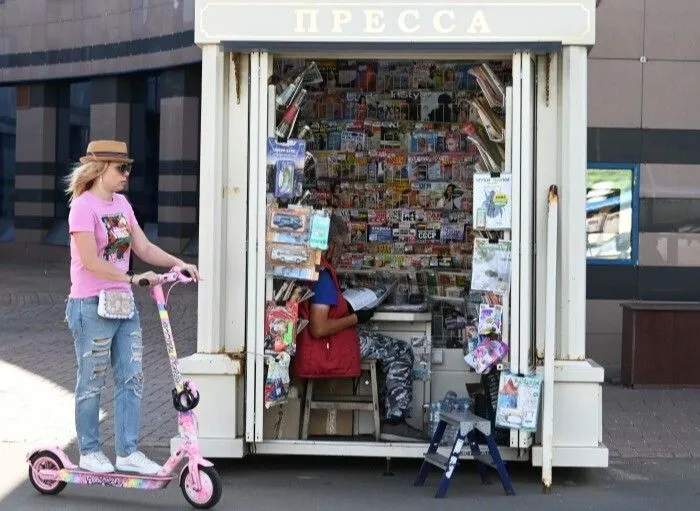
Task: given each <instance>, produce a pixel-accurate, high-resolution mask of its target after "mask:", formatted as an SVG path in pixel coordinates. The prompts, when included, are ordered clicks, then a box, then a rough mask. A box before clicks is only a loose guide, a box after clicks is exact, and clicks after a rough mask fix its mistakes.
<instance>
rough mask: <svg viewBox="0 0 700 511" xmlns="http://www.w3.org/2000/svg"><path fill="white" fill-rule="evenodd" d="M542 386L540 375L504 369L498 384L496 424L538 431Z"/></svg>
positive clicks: (501, 426)
mask: <svg viewBox="0 0 700 511" xmlns="http://www.w3.org/2000/svg"><path fill="white" fill-rule="evenodd" d="M541 388H542V379H541V377H540V376H538V375H532V376H516V375H513V374H510V373H508V372H506V371H503V372H502V373H501V377H500V381H499V385H498V402H497V405H496V426H497V427H499V428H512V429H520V430H523V431H530V432H534V431H536V430H537V421H538V413H539V410H540V395H541Z"/></svg>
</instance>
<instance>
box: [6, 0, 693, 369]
mask: <svg viewBox="0 0 700 511" xmlns="http://www.w3.org/2000/svg"><path fill="white" fill-rule="evenodd" d="M20 6H21V7H20ZM699 17H700V3H698V2H697V1H696V0H646V1H644V2H642V1H640V0H603V1H602V2H601V4H600V6H599V10H598V15H597V23H598V27H597V30H596V32H597V44H596V46H595V47H594V48H593V50H592V51H591V53H590V59H589V104H588V108H589V110H588V112H589V130H588V154H589V161H590V169H589V176H588V177H589V188H590V191H589V205H588V221H587V226H586V228H587V230H588V240H589V249H588V257H589V265H588V269H587V295H588V311H587V315H586V317H587V354H588V355H590V356H591V357H592V358H594V359H595V360H596V361H599V362H601V363H602V364H603V365H604V366H605V368H606V375H607V376H608V378H611V379H615V378H616V377H617V376H618V375H619V367H620V337H621V330H622V318H621V308H620V306H619V304H620V303H621V302H623V301H628V300H671V301H698V300H700V287H698V286H697V284H696V282H697V281H698V280H700V234H698V232H697V231H698V223H699V220H698V218H700V151H698V150H697V149H696V147H698V142H700V106H699V105H700V104H699V103H698V102H697V101H695V97H694V91H695V90H697V88H698V86H700V35H698V32H697V30H695V27H694V25H693V22H694V20H697V19H698V18H699ZM193 28H194V1H193V0H109V2H108V1H106V0H0V151H1V153H0V261H1V260H3V258H2V254H5V255H8V254H9V255H10V256H12V255H13V254H14V256H15V257H18V256H22V257H23V256H25V255H26V254H30V253H31V254H39V255H41V254H49V255H47V256H46V257H65V254H66V250H65V246H66V245H67V243H68V232H67V221H66V219H67V207H66V198H65V195H64V193H63V191H62V189H63V184H62V179H63V177H64V176H65V175H66V173H67V170H68V168H69V167H70V165H71V164H72V163H73V162H75V161H77V159H78V158H79V156H80V155H81V154H82V153H83V152H84V150H85V147H86V145H87V142H88V140H90V139H96V138H117V139H121V140H125V141H127V143H128V144H129V148H130V152H131V154H132V155H133V157H134V158H135V164H134V171H133V173H132V176H131V178H130V185H129V192H128V194H129V197H130V199H131V201H132V203H133V204H134V206H135V209H136V210H137V213H138V216H139V220H140V221H141V223H142V224H143V225H144V228H145V230H146V232H147V234H148V235H149V237H151V239H156V240H157V241H158V243H159V244H160V245H161V246H163V247H165V248H166V249H168V250H171V251H174V252H178V253H182V254H185V255H191V256H196V254H197V252H198V249H199V243H198V239H197V215H198V183H199V179H198V177H199V175H200V172H202V171H206V169H200V168H199V115H200V107H199V98H200V93H201V66H200V62H201V51H200V49H199V48H198V47H196V46H194V44H193ZM563 193H565V191H563ZM51 247H58V248H57V249H56V250H53V251H51V250H49V249H50V248H51ZM203 248H206V247H203ZM8 259H9V258H8Z"/></svg>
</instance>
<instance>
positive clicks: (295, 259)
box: [267, 243, 311, 265]
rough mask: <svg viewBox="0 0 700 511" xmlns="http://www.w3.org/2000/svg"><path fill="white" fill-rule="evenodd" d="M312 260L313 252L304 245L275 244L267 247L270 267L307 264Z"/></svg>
mask: <svg viewBox="0 0 700 511" xmlns="http://www.w3.org/2000/svg"><path fill="white" fill-rule="evenodd" d="M310 258H311V250H310V249H309V248H308V247H305V246H303V245H283V244H281V243H273V244H269V245H268V246H267V261H268V265H273V264H292V265H297V264H305V263H307V262H308V261H309V259H310Z"/></svg>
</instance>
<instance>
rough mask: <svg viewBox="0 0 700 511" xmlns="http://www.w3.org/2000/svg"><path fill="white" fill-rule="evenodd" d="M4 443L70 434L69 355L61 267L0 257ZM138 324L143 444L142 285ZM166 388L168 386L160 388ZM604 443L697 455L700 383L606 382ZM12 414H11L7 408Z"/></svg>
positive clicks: (190, 321) (0, 435)
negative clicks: (647, 385) (669, 386)
mask: <svg viewBox="0 0 700 511" xmlns="http://www.w3.org/2000/svg"><path fill="white" fill-rule="evenodd" d="M0 283H2V284H1V285H0V402H2V403H3V405H4V406H3V420H2V421H0V447H1V446H2V443H27V444H30V445H31V444H36V443H41V442H49V441H50V442H59V443H68V442H70V441H71V440H72V439H73V437H74V427H73V394H72V392H73V387H74V384H75V383H74V382H75V355H74V351H73V344H72V339H71V337H70V335H69V333H68V329H67V326H66V325H65V323H64V320H63V318H64V309H65V296H66V293H67V290H68V275H67V268H66V267H65V266H64V265H58V264H34V265H31V266H30V265H21V264H10V263H0ZM139 302H140V305H141V309H140V310H141V311H142V312H141V317H142V322H143V330H144V372H145V378H146V384H145V389H144V402H143V406H144V410H143V420H142V445H143V446H146V447H148V446H152V447H163V446H167V445H168V441H169V439H170V438H171V437H172V436H174V435H175V434H176V427H175V414H174V411H173V409H172V405H171V404H170V403H169V401H168V395H169V389H170V388H171V382H170V374H169V368H168V364H167V359H166V354H165V348H164V344H163V340H162V334H161V330H160V324H159V323H158V320H157V317H156V314H155V306H154V305H153V303H152V302H150V298H149V297H148V296H147V294H146V292H145V291H140V292H139ZM196 303H197V302H196V289H195V288H194V287H193V286H190V287H187V286H178V287H177V288H176V289H175V292H174V293H173V296H172V298H171V305H170V307H171V319H172V325H173V330H174V334H175V339H176V342H177V346H178V349H179V353H180V355H182V356H185V355H189V354H191V353H193V352H194V351H195V349H196V341H195V336H196V314H197V310H196ZM111 389H112V387H111V382H110V383H109V388H108V391H107V392H106V393H105V394H104V397H103V402H102V410H103V414H102V416H103V426H102V428H103V430H102V431H103V440H104V441H105V444H106V445H107V446H111V445H112V444H113V431H112V428H113V426H112V399H111V394H112V390H111ZM164 392H167V393H164ZM603 396H604V410H603V420H604V441H605V443H606V444H607V445H608V447H609V448H610V450H611V456H612V457H613V458H617V457H619V458H669V457H675V458H697V457H700V390H690V389H679V390H663V389H660V390H657V389H644V390H637V389H634V390H632V389H625V388H622V387H619V386H612V385H607V386H606V387H605V388H604V392H603ZM8 413H9V417H8V415H7V414H8Z"/></svg>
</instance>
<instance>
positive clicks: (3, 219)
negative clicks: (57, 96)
mask: <svg viewBox="0 0 700 511" xmlns="http://www.w3.org/2000/svg"><path fill="white" fill-rule="evenodd" d="M16 120H17V114H16V107H15V88H14V87H0V241H11V235H10V238H9V239H5V233H11V231H12V229H11V227H12V225H11V224H12V219H13V218H14V213H15V211H14V209H15V204H14V190H15V140H16V132H17V127H16V124H17V123H16Z"/></svg>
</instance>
